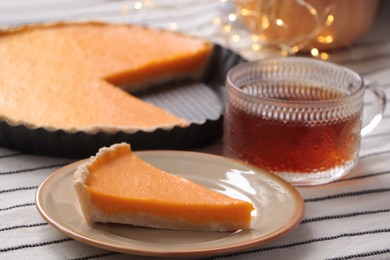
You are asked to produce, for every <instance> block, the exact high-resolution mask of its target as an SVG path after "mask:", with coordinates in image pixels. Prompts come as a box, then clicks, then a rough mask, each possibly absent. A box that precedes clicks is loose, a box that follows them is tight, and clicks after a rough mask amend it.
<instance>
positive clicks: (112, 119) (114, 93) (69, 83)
mask: <svg viewBox="0 0 390 260" xmlns="http://www.w3.org/2000/svg"><path fill="white" fill-rule="evenodd" d="M212 49H213V45H212V44H211V43H209V42H207V41H205V40H202V39H198V38H195V37H192V36H187V35H183V34H180V33H176V32H168V31H162V30H157V29H151V28H144V27H138V26H133V25H124V24H108V23H99V22H84V23H56V24H45V25H33V26H26V27H20V28H16V29H9V30H3V31H0V57H1V59H0V104H1V105H0V120H5V121H7V122H9V123H10V124H11V125H16V124H23V125H26V126H28V127H32V128H35V127H43V128H45V129H49V130H58V129H62V130H66V131H67V132H71V133H72V132H76V131H84V132H87V133H95V132H99V131H103V132H107V133H111V132H117V131H119V130H120V131H125V132H128V133H132V132H136V131H138V130H144V131H149V132H150V131H153V130H155V129H156V128H162V129H171V128H173V127H175V126H179V127H186V126H188V125H189V122H187V120H185V119H182V118H178V117H177V116H175V115H173V114H171V113H169V112H168V111H165V110H164V109H162V108H159V107H156V106H154V105H152V104H149V103H146V102H144V101H142V100H140V99H138V98H136V97H134V96H133V95H131V94H129V91H133V90H139V89H144V88H147V87H150V86H154V85H158V84H160V83H162V82H167V81H171V80H176V79H180V78H183V77H197V76H198V75H200V73H202V71H203V70H204V67H205V65H206V63H207V61H208V58H209V56H210V54H211V52H212Z"/></svg>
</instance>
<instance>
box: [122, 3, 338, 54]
mask: <svg viewBox="0 0 390 260" xmlns="http://www.w3.org/2000/svg"><path fill="white" fill-rule="evenodd" d="M252 1H253V3H255V4H256V3H257V2H255V0H219V2H220V6H221V9H220V13H219V14H217V15H216V16H214V17H211V19H210V22H211V24H212V25H213V26H215V28H217V29H218V30H219V32H222V35H223V36H224V37H225V40H226V43H227V45H228V46H229V45H230V46H229V47H230V48H232V49H235V50H236V51H238V52H240V51H242V52H245V53H249V52H248V51H251V52H252V54H254V56H255V57H256V56H257V57H258V58H259V57H264V55H267V54H269V53H270V50H271V49H274V50H275V51H278V52H279V55H281V56H289V55H294V54H296V53H299V52H300V51H302V50H306V51H308V52H309V53H310V55H311V56H313V57H315V58H320V59H324V60H327V59H329V54H328V53H326V52H323V51H322V52H320V50H319V49H318V48H316V47H314V45H313V46H311V47H308V46H307V43H313V40H315V41H316V42H317V43H318V44H331V43H333V42H334V38H333V36H332V35H329V34H326V35H325V34H321V33H322V32H323V28H325V27H324V26H328V27H329V26H331V25H332V24H333V23H334V20H335V17H334V15H332V14H330V11H331V8H327V9H326V12H324V13H323V14H321V15H322V16H321V17H320V15H319V13H318V12H317V9H316V8H314V7H313V6H312V5H310V4H309V3H308V2H307V1H305V0H293V1H294V2H295V3H297V4H298V5H300V6H302V7H303V8H304V9H305V10H307V12H308V13H309V14H310V15H312V16H313V18H314V20H315V23H314V24H315V26H316V29H315V30H314V31H313V33H311V34H308V35H296V37H295V38H294V39H292V40H291V42H290V43H285V42H278V39H273V38H272V34H268V31H267V30H270V29H273V27H272V26H276V27H279V28H281V29H282V28H283V31H284V32H287V30H289V29H290V28H293V27H292V26H291V25H290V24H289V22H288V20H284V19H283V17H278V16H277V14H278V12H277V9H275V8H277V3H274V4H268V5H264V6H261V8H263V11H264V13H262V14H261V15H260V14H259V13H258V9H256V8H255V7H254V6H251V5H247V4H248V3H252ZM271 2H272V1H271ZM237 3H238V5H237V6H240V5H241V8H238V9H233V10H232V11H231V12H228V13H227V12H226V11H227V10H228V9H227V6H232V7H234V5H235V4H237ZM267 3H268V2H267ZM153 8H160V9H162V10H163V9H166V10H167V11H169V10H174V9H175V6H173V5H171V4H161V3H160V2H159V3H158V4H156V1H155V0H134V1H130V3H129V4H124V5H123V6H122V7H121V10H120V12H121V14H122V15H126V16H127V17H128V18H131V17H138V18H139V17H140V16H142V17H145V14H146V13H147V11H148V10H151V9H153ZM131 11H133V12H134V13H133V14H138V16H131V15H132V13H131ZM240 18H241V19H240ZM133 19H136V18H133ZM242 21H244V22H245V23H247V24H246V25H247V26H249V27H250V28H251V29H252V31H250V30H248V28H246V29H243V28H242V24H243V23H242ZM259 21H260V22H259ZM165 26H166V29H168V30H172V31H177V30H178V29H179V26H180V25H179V24H178V23H176V22H170V23H167V24H165ZM240 26H241V27H240ZM244 31H245V33H243V32H244ZM219 35H220V34H219ZM315 46H316V45H315ZM264 53H266V54H264Z"/></svg>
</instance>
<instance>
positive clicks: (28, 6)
mask: <svg viewBox="0 0 390 260" xmlns="http://www.w3.org/2000/svg"><path fill="white" fill-rule="evenodd" d="M156 2H157V3H158V4H157V5H155V6H153V5H150V3H153V1H139V2H137V1H120V0H118V1H105V0H79V1H76V0H56V1H49V0H37V1H22V0H2V1H0V26H4V27H9V26H18V25H23V24H29V23H37V22H47V21H57V20H83V19H98V20H104V21H110V22H125V23H136V24H146V25H149V26H157V27H160V28H167V29H176V30H179V31H183V32H186V33H189V34H194V35H197V36H200V37H205V38H208V39H210V40H212V41H215V42H218V43H221V44H225V45H226V44H227V42H226V41H225V40H224V35H223V33H222V30H221V25H220V24H218V23H216V22H215V21H216V20H215V18H216V17H221V15H225V13H226V10H227V7H226V6H227V5H228V4H229V3H227V1H206V0H200V1H195V0H192V1H178V0H175V1H156ZM142 4H143V5H142ZM148 4H149V5H148ZM139 7H142V8H141V9H139ZM389 12H390V2H389V1H387V2H386V1H385V2H383V3H382V6H381V8H380V10H379V12H378V15H377V19H376V22H375V25H374V26H373V27H372V28H371V30H370V31H369V32H368V33H367V34H366V35H365V36H364V37H363V38H361V39H360V40H359V42H358V43H356V44H354V45H353V46H351V47H349V48H347V49H344V50H342V51H339V52H337V53H333V54H332V55H331V61H333V62H336V63H339V64H342V65H345V66H347V67H350V68H352V69H354V70H356V71H357V72H359V73H360V74H361V75H362V76H363V77H364V78H365V79H367V80H373V81H376V82H378V83H379V84H380V85H381V86H382V87H383V89H384V90H385V92H386V93H387V95H388V96H390V33H389V27H388V26H389V24H390V17H389V16H388V13H389ZM356 19H358V17H356ZM228 47H231V48H233V49H234V48H236V47H237V46H228ZM237 51H241V50H239V49H237ZM248 58H254V59H255V58H256V57H248ZM222 145H223V144H222V142H221V141H217V142H216V143H215V144H213V145H210V146H208V147H204V148H201V149H199V150H198V151H200V152H205V153H215V154H219V153H220V151H221V147H222ZM359 156H360V161H359V163H358V165H357V167H356V168H355V169H354V170H353V172H352V173H351V174H350V175H348V177H347V178H345V179H343V180H340V181H337V182H334V183H332V184H328V185H323V186H318V187H299V188H297V190H298V191H299V192H300V194H301V195H302V197H303V199H304V202H305V214H304V217H303V220H302V221H301V222H300V224H299V225H298V226H297V227H296V228H295V229H294V230H293V231H292V232H290V233H288V234H287V235H286V236H284V237H282V238H280V239H278V240H277V241H274V242H272V243H269V244H267V245H264V246H261V247H258V248H253V249H251V250H248V251H244V252H238V253H235V254H228V255H219V256H218V255H215V256H211V257H208V258H207V259H361V258H364V259H390V221H389V220H390V164H389V160H390V111H389V109H386V111H385V114H384V117H383V119H382V121H381V123H380V124H379V126H378V127H377V128H375V129H374V131H372V132H371V133H369V134H368V135H367V136H365V137H364V138H363V139H362V143H361V152H360V155H359ZM70 162H72V160H69V159H65V158H51V157H44V156H38V155H31V154H23V153H20V152H18V151H13V150H9V149H6V148H2V147H0V219H1V223H0V258H1V259H150V258H149V257H141V256H133V255H126V254H121V253H117V252H110V251H106V250H103V249H100V248H95V247H92V246H89V245H85V244H83V243H81V242H78V241H76V240H73V239H71V238H68V237H66V236H64V235H63V234H61V233H60V232H58V231H57V230H55V229H54V228H53V227H51V226H50V225H48V224H47V223H46V222H45V221H44V220H43V218H42V217H41V216H40V214H39V213H38V211H37V210H36V206H35V202H34V196H35V193H36V190H37V188H38V186H39V185H40V183H41V182H42V181H43V180H44V179H45V178H46V177H47V176H49V175H50V174H51V173H52V172H53V171H55V170H56V169H58V168H60V167H61V166H63V165H66V164H68V163H70Z"/></svg>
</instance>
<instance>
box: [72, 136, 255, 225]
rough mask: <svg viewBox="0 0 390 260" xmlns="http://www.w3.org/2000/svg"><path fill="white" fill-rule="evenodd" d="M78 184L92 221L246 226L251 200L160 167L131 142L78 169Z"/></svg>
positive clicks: (85, 211)
mask: <svg viewBox="0 0 390 260" xmlns="http://www.w3.org/2000/svg"><path fill="white" fill-rule="evenodd" d="M74 184H75V188H76V191H77V193H78V196H79V199H80V203H81V205H82V208H83V212H84V215H85V216H86V219H87V221H89V222H117V223H123V224H132V225H139V226H148V227H155V228H168V229H184V230H188V229H189V230H216V231H225V230H237V229H242V228H248V227H249V225H250V221H251V211H252V210H253V206H252V204H250V203H249V202H245V201H241V200H238V199H233V198H230V197H228V196H225V195H223V194H220V193H217V192H214V191H211V190H208V189H206V188H204V187H202V186H201V185H198V184H196V183H194V182H192V181H189V180H187V179H184V178H182V177H180V176H176V175H172V174H169V173H167V172H164V171H162V170H159V169H157V168H155V167H153V166H152V165H150V164H148V163H146V162H145V161H143V160H141V159H140V158H139V157H138V156H136V155H135V154H134V153H132V152H131V149H130V145H128V144H116V145H113V146H111V147H110V148H104V149H101V150H100V151H99V153H98V154H97V155H96V156H95V157H93V158H92V159H91V160H90V161H89V162H88V163H87V164H86V165H83V166H81V167H79V168H78V169H77V171H76V172H75V182H74Z"/></svg>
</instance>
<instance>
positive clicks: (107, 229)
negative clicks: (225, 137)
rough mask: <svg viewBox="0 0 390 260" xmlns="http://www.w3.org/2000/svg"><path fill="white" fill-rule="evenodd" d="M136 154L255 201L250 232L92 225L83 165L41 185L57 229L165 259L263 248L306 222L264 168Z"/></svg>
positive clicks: (296, 199)
mask: <svg viewBox="0 0 390 260" xmlns="http://www.w3.org/2000/svg"><path fill="white" fill-rule="evenodd" d="M137 155H138V156H139V157H141V158H142V159H143V160H145V161H147V162H149V163H150V164H152V165H154V166H155V167H158V168H160V169H163V170H165V171H168V172H170V173H172V174H176V175H180V176H183V177H185V178H187V179H190V180H192V181H195V182H197V183H199V184H201V185H203V186H205V187H207V188H209V189H211V190H214V191H217V192H220V193H223V194H226V195H228V196H231V197H234V198H238V199H242V200H246V201H249V202H251V203H252V204H253V205H254V206H255V210H254V211H253V212H252V216H253V218H252V223H251V228H250V229H249V230H238V231H236V232H193V231H171V230H158V229H151V228H141V227H133V226H130V225H119V224H94V225H88V224H87V223H86V222H85V220H84V218H83V215H82V213H81V209H80V206H79V203H78V199H77V197H76V193H75V191H74V190H73V186H72V178H73V172H74V170H75V168H76V167H77V166H78V165H80V164H81V163H82V162H83V161H78V162H75V163H73V164H70V165H68V166H65V167H63V168H61V169H59V170H57V171H55V172H54V173H53V174H52V175H50V176H49V177H48V178H47V179H46V180H45V181H44V182H43V183H42V184H41V185H40V187H39V188H38V190H37V193H36V205H37V208H38V211H39V212H40V213H41V215H42V216H43V218H44V219H45V220H46V221H47V222H48V223H49V224H51V225H52V226H53V227H55V228H56V229H58V230H59V231H60V232H62V233H64V234H65V235H67V236H69V237H72V238H74V239H76V240H79V241H81V242H84V243H87V244H90V245H93V246H96V247H100V248H104V249H108V250H112V251H118V252H123V253H128V254H136V255H149V256H165V257H182V256H187V257H188V256H191V257H200V256H208V255H215V254H226V253H232V252H235V251H240V250H246V249H249V248H253V247H258V246H261V245H264V244H266V243H268V242H270V241H273V240H275V239H277V238H279V237H281V236H283V235H285V234H286V233H287V232H289V231H290V230H292V229H293V228H294V227H295V226H296V225H298V223H299V222H300V220H301V219H302V216H303V212H304V204H303V200H302V198H301V196H300V195H299V193H298V192H297V191H296V190H295V188H293V187H292V186H291V185H290V184H288V183H287V182H285V181H284V180H282V179H280V178H279V177H276V176H274V175H272V174H270V173H268V172H265V171H263V170H261V169H258V168H255V167H252V166H249V165H247V164H243V163H241V162H238V161H234V160H230V159H227V158H224V157H220V156H216V155H209V154H204V153H194V152H181V151H144V152H137Z"/></svg>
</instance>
